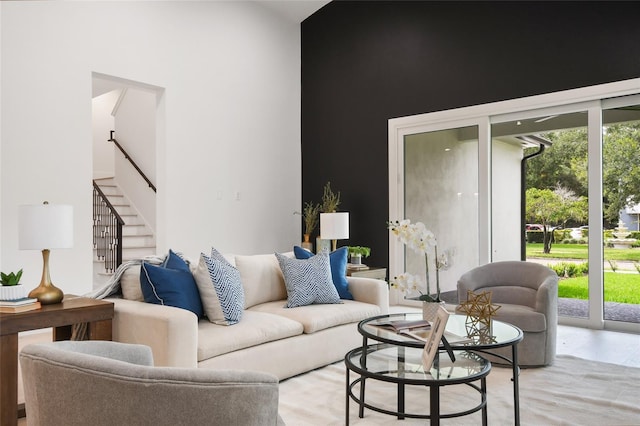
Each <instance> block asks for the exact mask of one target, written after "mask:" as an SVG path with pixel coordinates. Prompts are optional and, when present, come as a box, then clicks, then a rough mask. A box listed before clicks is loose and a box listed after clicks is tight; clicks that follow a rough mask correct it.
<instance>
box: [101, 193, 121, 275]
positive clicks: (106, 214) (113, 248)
mask: <svg viewBox="0 0 640 426" xmlns="http://www.w3.org/2000/svg"><path fill="white" fill-rule="evenodd" d="M122 225H124V220H122V217H120V215H119V214H118V212H117V211H116V209H115V208H114V207H113V205H112V204H111V202H110V201H109V199H108V198H107V196H106V195H105V194H104V192H102V190H101V189H100V187H99V186H98V184H97V183H96V181H95V180H94V181H93V246H94V247H95V249H96V252H97V256H98V259H99V260H104V269H105V272H108V273H112V272H114V271H115V270H116V269H117V268H118V266H120V265H121V264H122Z"/></svg>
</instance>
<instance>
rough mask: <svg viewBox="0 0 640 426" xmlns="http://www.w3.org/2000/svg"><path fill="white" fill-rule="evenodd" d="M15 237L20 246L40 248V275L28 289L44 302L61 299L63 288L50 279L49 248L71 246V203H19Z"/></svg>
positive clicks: (31, 248) (21, 248) (26, 248)
mask: <svg viewBox="0 0 640 426" xmlns="http://www.w3.org/2000/svg"><path fill="white" fill-rule="evenodd" d="M18 240H19V244H18V245H19V248H20V250H42V261H43V266H42V279H41V280H40V285H39V286H38V287H36V288H34V289H33V290H31V292H30V293H29V297H33V298H37V299H38V301H39V302H40V303H41V304H43V305H50V304H53V303H60V302H61V301H62V299H63V297H64V293H63V292H62V290H60V289H59V288H57V287H56V286H54V285H53V283H52V282H51V277H50V275H49V250H50V249H54V248H55V249H57V248H72V247H73V207H72V206H68V205H51V204H49V203H48V202H47V201H45V202H44V203H43V204H40V205H26V206H20V207H19V212H18Z"/></svg>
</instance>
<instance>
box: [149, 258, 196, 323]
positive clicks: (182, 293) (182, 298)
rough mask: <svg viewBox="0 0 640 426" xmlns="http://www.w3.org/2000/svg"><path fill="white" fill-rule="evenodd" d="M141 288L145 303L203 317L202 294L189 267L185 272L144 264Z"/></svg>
mask: <svg viewBox="0 0 640 426" xmlns="http://www.w3.org/2000/svg"><path fill="white" fill-rule="evenodd" d="M140 286H141V288H142V294H143V295H144V300H145V302H148V303H154V304H156V305H165V306H173V307H176V308H182V309H187V310H189V311H191V312H193V313H194V314H196V316H198V318H200V317H201V316H202V315H203V310H202V303H201V302H200V294H199V293H198V288H197V286H196V283H195V280H194V279H193V275H191V272H190V271H189V270H188V266H187V271H184V270H182V269H169V268H163V267H162V266H155V265H151V264H149V263H147V262H142V267H141V268H140Z"/></svg>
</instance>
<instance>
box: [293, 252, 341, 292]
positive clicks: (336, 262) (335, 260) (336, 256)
mask: <svg viewBox="0 0 640 426" xmlns="http://www.w3.org/2000/svg"><path fill="white" fill-rule="evenodd" d="M293 253H294V254H295V255H296V259H309V258H310V257H311V256H313V253H311V252H310V251H308V250H305V249H303V248H302V247H299V246H294V247H293ZM348 255H349V252H348V249H347V247H346V246H345V247H340V248H339V249H337V250H334V251H332V252H331V253H329V263H330V264H331V279H332V280H333V285H335V286H336V290H338V294H339V295H340V299H347V300H353V295H352V294H351V293H350V292H349V283H347V258H348Z"/></svg>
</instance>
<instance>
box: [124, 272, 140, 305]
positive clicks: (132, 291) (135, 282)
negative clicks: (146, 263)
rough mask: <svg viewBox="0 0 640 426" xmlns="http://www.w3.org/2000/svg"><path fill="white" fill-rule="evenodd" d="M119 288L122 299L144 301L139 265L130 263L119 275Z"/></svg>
mask: <svg viewBox="0 0 640 426" xmlns="http://www.w3.org/2000/svg"><path fill="white" fill-rule="evenodd" d="M120 289H121V290H122V298H123V299H127V300H135V301H136V302H144V296H143V295H142V288H141V287H140V265H132V266H129V267H127V269H125V270H124V272H123V273H122V275H121V276H120Z"/></svg>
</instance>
